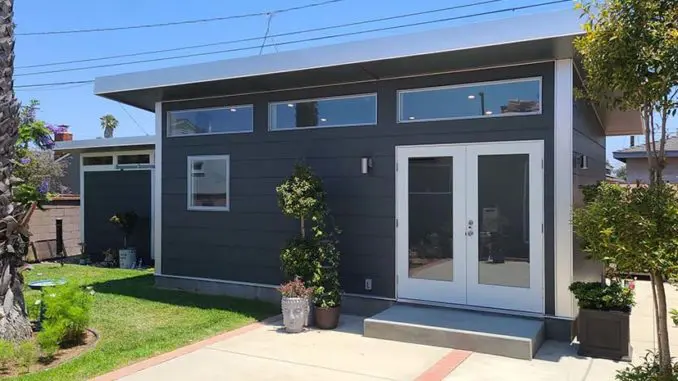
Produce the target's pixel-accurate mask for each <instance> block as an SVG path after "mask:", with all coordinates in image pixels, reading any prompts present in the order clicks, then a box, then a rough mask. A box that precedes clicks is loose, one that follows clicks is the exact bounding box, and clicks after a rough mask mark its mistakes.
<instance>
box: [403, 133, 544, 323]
mask: <svg viewBox="0 0 678 381" xmlns="http://www.w3.org/2000/svg"><path fill="white" fill-rule="evenodd" d="M543 146H544V142H543V141H542V140H535V141H511V142H489V143H463V144H436V145H417V146H397V147H396V184H395V185H396V192H395V193H396V200H395V201H396V299H397V300H403V301H414V302H425V303H429V304H434V305H446V304H447V305H455V306H461V307H465V308H474V309H475V308H478V309H482V308H490V309H506V310H515V311H522V312H530V313H538V314H543V313H544V307H545V306H544V236H543V221H544V196H543V190H544V173H543ZM521 153H526V154H529V155H530V159H529V163H530V164H529V168H530V170H529V174H530V175H529V187H530V188H529V189H530V191H529V195H530V200H529V208H530V228H529V231H530V287H529V289H528V288H525V289H521V288H518V287H504V286H491V285H482V284H478V260H477V258H478V234H477V229H476V230H475V234H473V235H471V236H467V235H465V234H464V232H465V231H466V229H467V226H466V223H467V221H468V220H469V219H472V220H474V221H476V226H477V221H478V216H477V209H478V208H477V196H478V194H477V175H478V174H477V156H478V155H491V154H495V155H501V154H521ZM449 156H452V157H454V160H453V173H454V179H453V191H454V195H453V197H454V199H453V205H454V206H455V207H454V208H453V213H454V215H453V231H454V232H460V233H458V234H456V235H454V237H455V238H456V239H454V243H453V248H454V249H453V250H454V251H453V252H454V264H453V268H454V277H453V279H454V281H452V282H445V281H432V280H424V279H412V278H409V276H408V270H409V262H408V255H409V242H408V241H409V237H408V236H409V189H408V177H409V165H408V164H409V163H408V159H409V158H411V157H449ZM460 179H461V180H460ZM471 204H473V205H471ZM459 205H462V206H464V207H457V206H459ZM472 210H473V211H475V213H474V214H475V215H474V216H470V214H472V213H469V212H470V211H472ZM458 253H463V255H460V254H458ZM468 258H471V260H470V261H469V260H468Z"/></svg>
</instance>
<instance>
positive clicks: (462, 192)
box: [396, 141, 544, 313]
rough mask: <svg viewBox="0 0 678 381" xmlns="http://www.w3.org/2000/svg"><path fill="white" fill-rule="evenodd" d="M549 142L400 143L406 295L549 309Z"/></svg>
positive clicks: (402, 291) (399, 243)
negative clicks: (545, 237) (546, 189)
mask: <svg viewBox="0 0 678 381" xmlns="http://www.w3.org/2000/svg"><path fill="white" fill-rule="evenodd" d="M542 163H543V142H542V141H520V142H499V143H482V144H449V145H425V146H404V147H403V146H401V147H396V173H397V175H396V218H397V227H396V258H397V275H398V276H397V291H398V294H397V295H398V299H399V300H417V301H428V302H434V303H444V304H456V305H469V306H478V307H489V308H497V309H509V310H518V311H528V312H537V313H543V311H544V301H543V269H544V265H543V259H544V249H543V248H544V243H543V215H544V205H543V203H544V195H543V184H544V176H543V168H542V167H543V164H542Z"/></svg>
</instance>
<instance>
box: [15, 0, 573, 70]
mask: <svg viewBox="0 0 678 381" xmlns="http://www.w3.org/2000/svg"><path fill="white" fill-rule="evenodd" d="M569 2H571V0H553V1H547V2H543V3H537V4H531V5H524V6H520V7H512V8H503V9H498V10H493V11H486V12H480V13H474V14H470V15H462V16H455V17H447V18H443V19H437V20H429V21H421V22H416V23H410V24H401V25H394V26H390V27H382V28H375V29H368V30H363V31H355V32H346V33H337V34H332V35H326V36H320V37H312V38H306V39H300V40H292V41H285V42H280V43H276V44H275V45H277V46H281V45H292V44H298V43H302V42H311V41H320V40H327V39H332V38H337V37H346V36H354V35H359V34H365V33H372V32H382V31H387V30H395V29H401V28H407V27H413V26H421V25H428V24H434V23H440V22H446V21H453V20H461V19H465V18H470V17H476V16H487V15H492V14H497V13H503V12H512V11H517V10H523V9H529V8H536V7H541V6H546V5H554V4H561V3H569ZM272 45H273V44H264V46H265V47H267V46H272ZM260 48H261V46H259V45H256V46H247V47H242V48H234V49H226V50H219V51H213V52H205V53H194V54H185V55H178V56H169V57H161V58H153V59H146V60H136V61H128V62H118V63H111V64H102V65H93V66H84V67H76V68H67V69H56V70H45V71H37V72H32V73H20V74H15V77H22V76H30V75H40V74H52V73H63V72H69V71H81V70H89V69H98V68H104V67H116V66H125V65H134V64H139V63H148V62H159V61H167V60H174V59H180V58H190V57H200V56H208V55H214V54H221V53H232V52H239V51H244V50H252V49H260Z"/></svg>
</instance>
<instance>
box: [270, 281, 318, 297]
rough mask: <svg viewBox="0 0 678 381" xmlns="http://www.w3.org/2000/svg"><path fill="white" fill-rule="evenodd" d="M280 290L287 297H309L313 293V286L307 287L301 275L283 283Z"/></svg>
mask: <svg viewBox="0 0 678 381" xmlns="http://www.w3.org/2000/svg"><path fill="white" fill-rule="evenodd" d="M278 291H280V293H281V294H282V296H283V297H285V298H308V297H310V296H311V295H313V287H306V286H305V285H304V282H302V281H301V279H299V277H297V278H295V279H294V280H292V281H289V282H287V283H284V284H281V285H280V287H279V288H278Z"/></svg>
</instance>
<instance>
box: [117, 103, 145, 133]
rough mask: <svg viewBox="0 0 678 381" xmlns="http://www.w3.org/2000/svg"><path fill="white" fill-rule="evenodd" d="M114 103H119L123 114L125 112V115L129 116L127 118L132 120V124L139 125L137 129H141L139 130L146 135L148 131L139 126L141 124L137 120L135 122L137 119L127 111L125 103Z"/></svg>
mask: <svg viewBox="0 0 678 381" xmlns="http://www.w3.org/2000/svg"><path fill="white" fill-rule="evenodd" d="M115 103H117V104H119V105H120V108H121V109H122V111H124V112H125V114H127V116H129V118H130V119H132V122H134V124H136V125H137V127H139V129H140V130H141V132H143V133H144V135H146V136H148V132H146V130H145V129H144V128H143V127H141V125H140V124H139V122H137V120H136V119H134V117H133V116H132V114H130V113H129V111H127V109H126V108H125V105H123V104H122V103H120V102H115Z"/></svg>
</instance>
